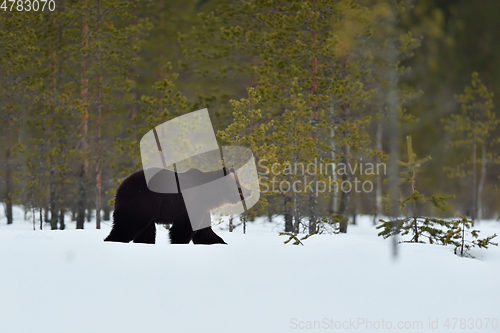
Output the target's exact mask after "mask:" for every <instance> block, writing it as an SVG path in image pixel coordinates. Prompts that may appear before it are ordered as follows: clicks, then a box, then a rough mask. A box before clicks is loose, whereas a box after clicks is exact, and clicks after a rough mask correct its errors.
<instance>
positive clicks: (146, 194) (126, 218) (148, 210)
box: [105, 169, 251, 244]
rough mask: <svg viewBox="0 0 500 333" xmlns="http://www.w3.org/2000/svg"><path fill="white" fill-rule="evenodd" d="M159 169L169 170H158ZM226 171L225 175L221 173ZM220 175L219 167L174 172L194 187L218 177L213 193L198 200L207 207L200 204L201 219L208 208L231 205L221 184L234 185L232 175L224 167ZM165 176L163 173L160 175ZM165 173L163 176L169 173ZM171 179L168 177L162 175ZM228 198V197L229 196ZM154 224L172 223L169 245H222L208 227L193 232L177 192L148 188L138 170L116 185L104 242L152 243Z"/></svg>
mask: <svg viewBox="0 0 500 333" xmlns="http://www.w3.org/2000/svg"><path fill="white" fill-rule="evenodd" d="M161 172H166V173H172V175H173V174H175V173H174V172H172V171H168V170H162V171H161ZM224 174H227V176H223V175H224ZM224 174H222V171H221V170H218V171H212V172H202V171H199V170H196V169H190V170H189V171H187V172H185V173H178V174H175V176H176V177H178V178H179V179H182V182H181V184H183V186H184V188H186V187H194V186H198V185H201V184H205V183H208V182H210V181H212V180H216V179H218V178H221V176H222V177H223V178H224V179H226V181H224V182H221V184H220V186H219V187H218V188H215V189H214V191H213V192H214V193H213V195H211V196H210V198H208V200H207V199H206V198H204V199H203V200H202V201H203V203H204V205H205V206H207V207H200V209H202V210H203V211H202V212H203V218H204V219H208V221H209V220H210V210H212V209H214V208H217V207H220V206H222V205H225V204H235V203H237V202H238V201H239V200H240V198H238V199H239V200H237V201H236V202H231V201H230V200H233V201H234V200H235V199H236V198H226V197H225V196H224V194H225V192H224V190H225V189H224V188H223V187H224V186H234V174H232V173H228V172H227V169H225V170H224ZM164 175H165V174H164ZM172 175H167V176H172ZM166 178H168V179H172V178H171V177H170V178H169V177H166ZM241 190H242V192H241V194H242V195H243V197H244V198H247V197H249V196H250V194H251V191H250V190H248V189H246V188H245V187H243V186H241ZM230 197H232V196H230ZM155 223H160V224H172V227H171V228H170V230H169V232H170V234H169V236H170V242H171V244H187V243H189V242H190V241H191V240H192V241H193V243H194V244H226V243H225V242H224V240H223V239H222V238H220V237H219V236H217V235H216V234H215V233H214V232H213V230H212V228H211V227H208V228H203V229H200V230H197V231H193V229H192V227H191V223H190V221H189V215H188V212H187V209H186V206H185V204H184V199H183V197H182V194H180V193H156V192H153V191H151V190H149V189H148V186H147V184H146V178H145V176H144V171H143V170H141V171H138V172H135V173H133V174H131V175H130V176H129V177H127V178H126V179H125V180H124V181H123V182H122V183H121V184H120V186H119V187H118V189H117V191H116V197H115V209H114V212H113V228H112V230H111V232H110V234H109V235H108V237H106V239H105V241H112V242H124V243H128V242H130V241H134V242H135V243H147V244H154V243H155V239H156V227H155Z"/></svg>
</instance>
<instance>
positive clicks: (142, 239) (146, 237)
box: [134, 222, 156, 244]
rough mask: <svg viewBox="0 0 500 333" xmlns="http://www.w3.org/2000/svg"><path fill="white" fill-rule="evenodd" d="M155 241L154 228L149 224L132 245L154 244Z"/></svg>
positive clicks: (153, 225) (152, 224)
mask: <svg viewBox="0 0 500 333" xmlns="http://www.w3.org/2000/svg"><path fill="white" fill-rule="evenodd" d="M155 241H156V226H155V223H154V222H151V223H150V224H149V225H148V226H147V227H146V228H145V229H144V230H142V231H141V232H140V233H139V234H138V235H137V236H136V237H135V238H134V243H144V244H154V243H155Z"/></svg>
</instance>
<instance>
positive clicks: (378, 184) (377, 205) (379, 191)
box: [375, 121, 383, 216]
mask: <svg viewBox="0 0 500 333" xmlns="http://www.w3.org/2000/svg"><path fill="white" fill-rule="evenodd" d="M377 150H378V151H382V122H381V121H379V122H378V123H377ZM375 160H376V164H378V163H380V158H379V157H378V156H377V157H376V158H375ZM382 176H383V175H379V174H377V176H376V179H375V182H376V185H375V186H376V189H375V209H376V213H375V215H376V216H381V215H382V213H383V212H382Z"/></svg>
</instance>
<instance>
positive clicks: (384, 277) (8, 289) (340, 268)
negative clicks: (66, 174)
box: [0, 207, 500, 333]
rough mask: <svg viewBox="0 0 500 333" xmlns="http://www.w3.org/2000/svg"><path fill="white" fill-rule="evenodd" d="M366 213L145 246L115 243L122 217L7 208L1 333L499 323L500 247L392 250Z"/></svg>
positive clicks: (485, 231) (453, 328) (429, 328)
mask: <svg viewBox="0 0 500 333" xmlns="http://www.w3.org/2000/svg"><path fill="white" fill-rule="evenodd" d="M358 220H359V224H358V225H356V226H352V225H350V226H349V230H348V234H344V235H318V236H313V237H311V238H309V239H307V240H306V241H304V244H305V246H292V245H291V244H288V245H284V244H283V241H284V240H285V239H286V238H285V237H283V236H281V237H280V236H278V231H280V226H278V225H277V223H274V224H272V223H268V222H265V221H266V220H265V219H262V220H259V221H258V222H256V223H250V224H249V225H248V227H247V234H243V233H242V229H241V227H238V228H237V229H236V230H235V231H234V232H233V233H229V232H228V231H226V230H223V231H217V233H218V234H219V235H220V236H221V237H222V238H224V240H225V241H226V242H227V243H228V244H229V245H227V246H224V245H215V246H194V245H192V244H190V245H170V244H169V243H168V238H167V237H168V234H167V231H166V230H164V229H163V228H161V227H158V228H157V229H158V235H157V244H156V245H145V244H132V243H131V244H119V243H104V242H103V241H102V240H103V238H104V237H106V235H107V234H108V232H109V229H110V223H109V222H105V223H104V224H103V228H102V229H101V230H95V229H94V223H87V224H86V225H85V228H86V229H85V230H74V228H75V224H74V223H73V222H68V223H67V228H68V230H64V231H51V230H48V229H49V226H48V225H46V226H45V228H46V230H42V231H40V230H36V231H33V230H32V224H31V222H30V221H24V220H23V213H22V210H20V209H19V208H18V207H16V210H15V221H14V224H12V225H6V220H5V217H4V214H3V209H2V208H0V332H1V333H24V332H26V333H45V332H47V333H59V332H64V333H80V332H85V333H94V332H106V333H107V332H110V333H111V332H120V333H125V332H127V333H128V332H148V333H149V332H150V333H154V332H204V333H205V332H207V333H210V332H234V333H237V332H252V333H258V332H273V333H274V332H294V331H356V332H380V331H393V332H500V249H499V248H498V247H492V248H490V249H489V250H475V251H474V252H473V254H474V255H475V256H476V259H469V258H460V257H458V256H455V255H454V254H453V249H452V247H443V246H436V245H423V244H401V245H399V254H400V255H399V256H398V258H397V259H396V260H393V258H392V257H391V242H390V241H389V240H384V239H382V238H381V237H377V235H376V234H377V230H375V228H374V227H373V226H372V224H371V218H370V217H361V218H359V219H358ZM280 225H281V224H280ZM478 228H479V229H480V230H481V235H483V236H485V235H490V234H493V233H497V234H499V235H500V222H495V221H484V222H481V223H480V224H479V226H478ZM499 237H500V236H499ZM486 325H487V327H486Z"/></svg>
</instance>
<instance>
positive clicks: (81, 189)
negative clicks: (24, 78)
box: [76, 0, 89, 229]
mask: <svg viewBox="0 0 500 333" xmlns="http://www.w3.org/2000/svg"><path fill="white" fill-rule="evenodd" d="M83 8H84V14H83V22H82V36H83V45H82V50H83V58H82V86H81V97H82V116H81V122H80V126H81V133H80V144H81V149H82V160H83V161H82V165H81V168H80V174H79V178H78V210H77V211H78V213H77V217H76V228H77V229H83V227H84V224H85V208H86V206H87V205H86V204H87V189H86V178H87V174H88V169H89V161H88V141H87V137H88V120H89V113H88V100H89V96H88V95H89V90H88V77H87V71H88V68H87V67H88V63H87V61H88V59H87V56H88V47H89V31H88V30H89V27H88V22H87V1H86V0H85V1H84V2H83Z"/></svg>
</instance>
